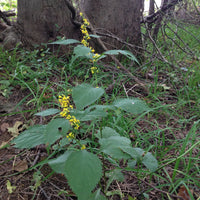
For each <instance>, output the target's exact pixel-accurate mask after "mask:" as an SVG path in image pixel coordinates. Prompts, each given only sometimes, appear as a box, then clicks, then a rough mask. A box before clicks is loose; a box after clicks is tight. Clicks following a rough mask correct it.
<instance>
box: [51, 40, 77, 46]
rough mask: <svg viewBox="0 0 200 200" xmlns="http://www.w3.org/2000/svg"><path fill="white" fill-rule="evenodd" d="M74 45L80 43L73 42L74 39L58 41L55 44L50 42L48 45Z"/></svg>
mask: <svg viewBox="0 0 200 200" xmlns="http://www.w3.org/2000/svg"><path fill="white" fill-rule="evenodd" d="M75 43H80V41H78V40H74V39H67V40H58V41H55V42H51V43H49V44H60V45H69V44H75Z"/></svg>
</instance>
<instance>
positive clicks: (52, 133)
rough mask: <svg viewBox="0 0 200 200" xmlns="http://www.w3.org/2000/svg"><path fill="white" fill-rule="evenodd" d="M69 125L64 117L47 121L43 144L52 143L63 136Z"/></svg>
mask: <svg viewBox="0 0 200 200" xmlns="http://www.w3.org/2000/svg"><path fill="white" fill-rule="evenodd" d="M70 128H71V125H70V123H69V121H68V120H66V119H65V118H56V119H53V120H52V121H50V122H49V124H48V125H47V126H46V130H45V133H44V135H45V136H44V140H45V144H47V143H48V144H50V145H51V144H53V143H54V142H55V141H56V140H58V139H59V138H61V137H62V136H65V135H66V133H67V132H68V131H69V130H70Z"/></svg>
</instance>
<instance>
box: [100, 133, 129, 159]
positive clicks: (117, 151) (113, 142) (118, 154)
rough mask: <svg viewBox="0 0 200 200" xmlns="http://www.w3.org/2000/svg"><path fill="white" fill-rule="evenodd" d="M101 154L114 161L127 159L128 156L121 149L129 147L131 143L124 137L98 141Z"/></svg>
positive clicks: (112, 137)
mask: <svg viewBox="0 0 200 200" xmlns="http://www.w3.org/2000/svg"><path fill="white" fill-rule="evenodd" d="M99 143H100V145H101V152H104V153H105V154H108V155H110V156H111V157H113V158H115V159H128V158H130V156H129V155H128V154H126V153H124V152H123V151H122V150H121V149H123V148H124V147H127V146H130V145H131V141H130V140H129V139H128V138H126V137H121V136H111V137H108V138H102V139H100V140H99Z"/></svg>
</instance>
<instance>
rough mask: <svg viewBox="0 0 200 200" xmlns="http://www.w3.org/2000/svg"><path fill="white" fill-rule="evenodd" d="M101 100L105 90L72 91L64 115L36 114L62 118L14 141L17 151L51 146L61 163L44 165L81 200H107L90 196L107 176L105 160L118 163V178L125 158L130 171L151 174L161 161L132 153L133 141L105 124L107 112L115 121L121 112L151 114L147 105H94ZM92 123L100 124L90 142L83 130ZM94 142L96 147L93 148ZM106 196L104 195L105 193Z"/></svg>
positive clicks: (135, 102) (139, 151)
mask: <svg viewBox="0 0 200 200" xmlns="http://www.w3.org/2000/svg"><path fill="white" fill-rule="evenodd" d="M103 95H104V89H103V88H98V87H92V86H91V85H89V84H81V85H78V86H76V87H74V88H73V89H72V94H71V96H70V95H69V94H68V95H67V96H65V95H60V96H59V98H58V102H59V104H60V106H61V110H60V109H48V110H45V111H42V112H40V113H36V114H35V115H36V116H41V117H45V116H50V115H55V114H59V115H57V117H53V119H52V120H51V121H50V122H49V123H48V124H47V125H35V126H33V127H30V128H29V129H28V130H25V131H24V132H23V133H21V134H20V135H19V136H18V137H17V138H15V139H14V140H13V142H12V143H14V144H15V147H16V148H33V147H35V146H37V145H39V144H46V146H47V147H48V148H50V147H51V148H52V150H53V151H54V153H52V154H53V155H54V157H55V155H57V158H54V159H49V158H47V160H46V163H48V164H49V165H50V166H51V168H52V169H53V170H54V171H55V172H57V173H62V174H64V175H65V177H66V178H67V181H68V184H69V185H70V187H71V188H72V190H73V191H74V193H75V194H76V195H77V197H78V199H79V200H86V199H93V198H94V196H96V195H97V196H98V195H99V198H100V197H101V198H102V199H106V197H105V196H102V195H101V194H100V193H99V192H98V191H99V190H98V189H97V190H96V192H94V193H92V191H93V190H94V188H95V187H96V186H97V185H98V183H100V181H101V178H102V176H103V174H105V171H103V170H105V168H104V167H103V165H104V162H103V160H108V161H110V162H111V163H112V162H115V163H116V164H115V167H116V169H118V170H117V171H115V175H116V173H117V174H122V172H121V171H122V169H121V170H119V169H120V166H119V161H120V160H121V159H123V160H125V161H126V162H127V163H128V168H129V169H133V168H135V166H136V164H137V165H141V164H142V165H144V166H146V168H147V169H148V170H149V171H150V172H153V171H155V170H156V169H157V167H158V163H157V160H156V159H155V157H154V156H153V155H152V154H151V153H149V152H145V151H144V150H143V149H141V148H133V147H132V145H131V140H130V139H129V138H127V137H124V136H121V135H120V134H119V133H118V132H116V131H115V130H114V129H113V128H112V127H110V126H109V124H106V123H105V121H106V118H107V116H108V115H109V113H115V115H116V116H117V115H118V114H119V113H121V114H123V113H124V114H125V113H126V112H128V113H131V114H133V115H134V116H136V115H139V114H142V115H144V114H145V113H149V112H150V111H151V109H150V108H149V107H148V106H147V105H146V103H145V102H143V101H142V100H139V99H135V98H125V99H121V98H120V99H117V100H116V101H114V102H113V103H112V104H111V105H98V104H95V102H97V101H100V98H101V97H102V96H103ZM88 123H90V124H96V125H97V124H98V126H97V127H99V129H97V130H96V131H94V133H93V136H92V137H85V135H87V128H86V126H85V125H86V124H88ZM84 124H85V125H84ZM96 141H98V143H96ZM94 143H96V144H95V145H93V144H94ZM63 150H64V151H65V152H64V154H63ZM61 152H62V153H61ZM99 156H100V157H101V159H100V157H99ZM49 157H51V156H49ZM102 158H103V160H102ZM117 163H118V164H117ZM142 165H141V167H142ZM106 172H107V173H108V172H109V171H106ZM110 178H111V179H110V180H111V181H109V182H108V183H109V184H110V183H111V182H112V181H113V177H110ZM98 187H100V185H98ZM98 187H97V188H98ZM108 187H109V185H108ZM108 187H107V189H108ZM99 189H100V190H102V189H103V188H99ZM103 192H104V194H106V191H103Z"/></svg>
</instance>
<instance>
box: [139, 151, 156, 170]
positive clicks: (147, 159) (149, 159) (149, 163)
mask: <svg viewBox="0 0 200 200" xmlns="http://www.w3.org/2000/svg"><path fill="white" fill-rule="evenodd" d="M142 163H143V164H144V165H145V166H146V167H147V169H149V170H150V171H152V172H153V171H155V170H156V169H157V168H158V161H157V160H156V158H155V157H154V156H153V155H152V154H151V153H150V152H147V153H146V154H145V156H144V157H143V160H142Z"/></svg>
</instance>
